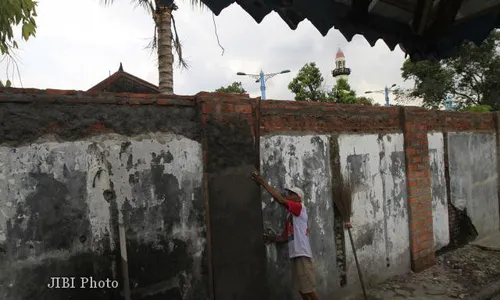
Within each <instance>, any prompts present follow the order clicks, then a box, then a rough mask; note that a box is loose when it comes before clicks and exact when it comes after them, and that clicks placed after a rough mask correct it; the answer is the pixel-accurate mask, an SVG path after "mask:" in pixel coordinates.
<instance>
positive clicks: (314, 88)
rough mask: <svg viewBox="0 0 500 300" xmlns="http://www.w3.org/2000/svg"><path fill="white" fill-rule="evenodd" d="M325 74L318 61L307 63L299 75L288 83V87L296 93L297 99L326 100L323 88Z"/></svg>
mask: <svg viewBox="0 0 500 300" xmlns="http://www.w3.org/2000/svg"><path fill="white" fill-rule="evenodd" d="M323 80H324V79H323V75H321V71H320V70H319V68H318V67H316V63H314V62H311V63H307V64H305V65H304V66H303V67H302V68H301V69H300V70H299V73H298V74H297V76H296V77H295V78H294V79H293V80H292V81H291V82H290V83H289V84H288V89H289V90H290V91H292V93H294V94H295V100H302V101H315V102H318V101H325V97H326V94H325V92H324V90H323V87H322V86H323Z"/></svg>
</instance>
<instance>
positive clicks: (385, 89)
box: [365, 84, 396, 106]
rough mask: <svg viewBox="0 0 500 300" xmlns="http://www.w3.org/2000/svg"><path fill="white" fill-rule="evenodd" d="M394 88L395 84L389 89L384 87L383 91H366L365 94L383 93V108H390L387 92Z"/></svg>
mask: <svg viewBox="0 0 500 300" xmlns="http://www.w3.org/2000/svg"><path fill="white" fill-rule="evenodd" d="M395 86H396V84H393V85H391V86H390V87H387V86H386V87H385V88H384V89H383V90H379V91H366V92H365V94H373V93H380V94H382V93H383V94H384V96H385V106H391V104H390V103H389V92H390V91H391V89H392V88H393V87H395Z"/></svg>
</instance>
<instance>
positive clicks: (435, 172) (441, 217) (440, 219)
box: [427, 132, 450, 250]
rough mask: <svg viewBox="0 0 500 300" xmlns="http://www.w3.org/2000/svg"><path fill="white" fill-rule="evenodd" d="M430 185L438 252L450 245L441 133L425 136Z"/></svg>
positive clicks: (435, 241)
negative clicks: (427, 144) (430, 172)
mask: <svg viewBox="0 0 500 300" xmlns="http://www.w3.org/2000/svg"><path fill="white" fill-rule="evenodd" d="M427 139H428V142H429V164H430V166H431V171H432V174H431V184H432V192H433V193H432V224H433V231H434V247H435V250H439V249H441V248H443V247H445V246H447V245H448V244H449V243H450V229H449V220H448V199H447V191H446V178H445V174H444V170H445V169H444V140H443V134H442V133H441V132H431V133H428V134H427Z"/></svg>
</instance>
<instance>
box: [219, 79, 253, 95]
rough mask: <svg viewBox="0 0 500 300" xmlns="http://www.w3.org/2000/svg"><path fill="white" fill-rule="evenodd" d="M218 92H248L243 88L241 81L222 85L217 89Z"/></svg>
mask: <svg viewBox="0 0 500 300" xmlns="http://www.w3.org/2000/svg"><path fill="white" fill-rule="evenodd" d="M215 91H216V92H221V93H232V94H246V93H247V91H245V89H244V88H243V85H242V84H241V82H236V81H235V82H233V83H231V84H230V85H228V86H226V87H223V86H222V87H220V88H218V89H216V90H215Z"/></svg>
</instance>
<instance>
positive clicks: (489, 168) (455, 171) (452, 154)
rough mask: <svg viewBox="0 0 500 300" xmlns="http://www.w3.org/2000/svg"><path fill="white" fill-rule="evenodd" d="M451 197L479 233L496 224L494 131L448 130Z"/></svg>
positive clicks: (497, 225) (493, 228)
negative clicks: (464, 211)
mask: <svg viewBox="0 0 500 300" xmlns="http://www.w3.org/2000/svg"><path fill="white" fill-rule="evenodd" d="M448 157H449V169H450V185H451V201H452V204H453V206H454V207H455V208H457V209H459V210H461V211H463V210H465V209H466V212H467V215H468V216H469V218H470V219H471V221H472V224H473V225H474V227H475V229H476V230H477V233H478V234H479V235H480V236H481V235H484V234H487V233H488V232H491V231H494V230H498V228H499V213H498V210H499V207H498V203H499V202H498V191H497V185H498V170H497V163H496V161H497V151H496V137H495V134H494V133H474V132H460V133H458V132H455V133H449V134H448Z"/></svg>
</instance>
